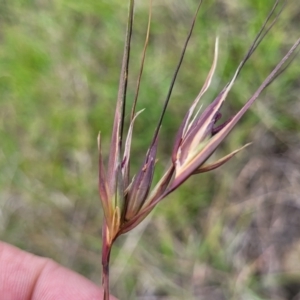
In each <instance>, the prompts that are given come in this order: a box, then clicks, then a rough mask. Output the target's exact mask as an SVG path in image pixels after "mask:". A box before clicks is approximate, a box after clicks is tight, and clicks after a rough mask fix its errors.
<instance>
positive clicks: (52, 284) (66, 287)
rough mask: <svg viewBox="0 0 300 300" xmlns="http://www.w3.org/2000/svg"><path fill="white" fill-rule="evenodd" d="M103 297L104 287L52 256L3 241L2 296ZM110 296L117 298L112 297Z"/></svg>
mask: <svg viewBox="0 0 300 300" xmlns="http://www.w3.org/2000/svg"><path fill="white" fill-rule="evenodd" d="M2 299H3V300H72V299H74V300H101V299H103V290H102V289H101V288H100V287H98V286H96V285H95V284H94V283H92V282H91V281H89V280H87V279H86V278H84V277H83V276H81V275H79V274H77V273H75V272H73V271H71V270H68V269H66V268H64V267H62V266H60V265H59V264H57V263H56V262H54V261H52V260H51V259H48V258H44V257H39V256H35V255H33V254H30V253H27V252H25V251H22V250H20V249H18V248H16V247H13V246H11V245H9V244H6V243H4V242H1V241H0V300H2ZM110 299H111V300H116V298H114V297H112V296H111V297H110Z"/></svg>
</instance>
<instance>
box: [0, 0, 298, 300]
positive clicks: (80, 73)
mask: <svg viewBox="0 0 300 300" xmlns="http://www.w3.org/2000/svg"><path fill="white" fill-rule="evenodd" d="M136 2H137V6H136V10H135V24H134V35H133V46H132V58H131V62H130V76H129V91H128V101H129V103H130V101H132V98H133V95H134V88H135V82H136V78H137V74H138V69H139V62H140V57H141V51H142V48H143V43H144V37H145V33H146V26H147V9H148V1H142V0H139V1H136ZM153 2H154V5H153V21H152V30H151V36H150V45H149V49H148V52H147V57H146V64H145V71H144V76H143V79H142V85H141V93H140V102H139V104H138V109H140V108H146V110H145V112H144V113H143V114H142V115H141V116H140V117H139V118H138V120H137V122H136V126H135V130H134V143H133V150H132V156H133V157H134V160H133V164H134V165H133V170H136V169H137V168H138V167H139V165H140V164H141V163H142V160H143V156H144V154H145V151H146V150H147V147H148V145H149V142H150V140H151V136H152V134H153V131H154V128H155V124H156V122H157V120H158V117H159V113H160V111H161V108H162V105H163V101H164V99H165V97H166V94H167V90H168V87H169V84H170V81H171V77H172V74H173V72H174V69H175V66H176V64H177V62H178V59H179V55H180V52H181V48H182V46H183V42H184V40H185V38H186V34H187V31H188V28H189V25H190V22H191V19H192V16H193V13H194V11H195V9H196V6H197V1H195V0H185V1H175V0H162V1H156V0H154V1H153ZM273 3H274V1H271V0H267V1H258V0H255V1H253V0H247V1H238V0H231V1H227V0H218V1H217V0H216V1H204V4H203V6H202V8H201V11H200V15H199V17H198V20H197V24H196V28H195V31H194V34H193V37H192V39H191V42H190V45H189V48H188V50H187V54H186V57H185V59H184V63H183V65H182V68H181V71H180V74H179V77H178V80H177V83H176V86H175V89H174V93H173V96H172V100H171V103H170V106H169V108H168V112H167V114H166V118H165V120H164V123H163V127H162V130H161V134H160V146H159V155H158V158H159V162H158V172H160V171H161V170H163V168H164V167H165V166H166V164H167V162H168V158H169V156H170V151H171V148H172V143H173V137H174V136H175V133H176V130H177V128H178V126H179V124H180V122H181V120H182V118H183V116H184V113H185V111H186V110H187V109H188V107H189V105H190V104H191V102H192V101H193V99H194V98H195V96H196V95H197V93H198V91H199V89H200V87H201V85H202V83H203V81H204V79H205V76H206V74H207V72H208V70H209V68H210V64H211V62H212V56H213V47H214V40H215V38H216V36H217V35H219V36H220V45H221V46H220V59H219V65H218V68H217V71H216V76H215V79H214V82H213V84H212V88H211V90H210V92H209V93H208V95H207V96H206V97H205V101H206V102H205V103H208V102H209V101H210V100H211V99H213V97H214V96H215V95H216V94H217V93H218V92H219V91H220V89H221V88H222V87H223V86H224V85H225V84H226V83H227V81H228V80H229V79H230V78H231V76H232V75H233V73H234V71H235V69H236V67H237V65H238V64H239V62H240V60H241V59H242V58H243V55H244V54H245V52H246V51H247V49H248V47H249V46H250V44H251V42H252V40H253V39H254V37H255V35H256V33H257V32H258V30H259V28H260V26H261V24H262V23H263V21H264V19H265V17H266V16H267V14H268V12H269V10H270V9H271V7H272V5H273ZM126 17H127V3H126V1H120V0H110V1H104V0H86V1H79V0H53V1H44V0H22V1H20V0H19V1H1V3H0V96H1V97H0V140H1V146H0V170H1V172H0V238H1V240H4V241H6V242H9V243H12V244H14V245H16V246H18V247H20V248H22V249H25V250H27V251H31V252H33V253H35V254H38V255H42V256H47V257H50V258H53V259H55V260H56V261H58V262H59V263H61V264H63V265H65V266H67V267H69V268H72V269H73V270H75V271H77V272H79V273H81V274H83V275H84V276H86V277H88V278H90V279H91V280H93V281H94V282H96V283H97V284H99V283H100V277H101V224H102V217H103V216H102V211H101V205H100V201H99V198H98V192H97V155H98V154H97V146H96V137H97V134H98V131H99V130H100V131H101V135H102V137H103V143H104V145H103V149H104V154H105V155H107V154H108V151H109V150H108V149H109V139H110V134H111V126H112V122H113V115H114V108H115V101H116V96H117V86H118V80H119V71H120V65H121V57H122V49H123V40H124V30H125V24H126ZM299 19H300V7H299V5H298V3H297V1H290V3H289V4H288V6H287V7H286V9H285V11H284V12H283V14H282V16H281V17H280V20H279V21H278V23H277V24H276V26H275V27H274V28H273V29H272V31H271V32H270V34H269V35H268V36H267V37H266V39H265V41H264V42H263V43H262V44H261V46H260V47H259V48H258V50H257V51H256V53H255V54H254V55H253V57H252V58H251V60H250V61H249V62H248V63H247V64H246V66H245V68H244V69H243V71H242V73H241V76H240V78H239V79H238V81H237V83H236V85H235V87H234V88H233V90H232V92H231V93H230V95H229V97H228V100H227V103H226V105H225V106H224V108H223V113H224V116H225V118H226V117H229V116H230V115H232V114H233V113H234V112H236V111H237V110H238V109H239V108H240V107H241V106H242V105H243V103H245V101H246V100H247V99H248V98H249V97H250V96H251V95H252V93H253V92H254V91H255V90H256V88H257V87H258V86H259V84H260V83H261V82H262V81H263V80H264V78H265V77H266V76H267V75H268V74H269V73H270V71H271V70H272V68H273V67H274V66H275V65H276V63H277V62H279V60H280V59H281V58H282V57H283V55H284V54H285V53H286V52H287V50H288V49H289V47H290V46H291V45H292V43H293V42H294V41H295V40H296V38H297V37H298V36H299V25H300V21H299ZM299 75H300V69H299V58H296V60H295V61H294V63H293V65H291V66H290V68H289V69H288V70H287V71H286V72H285V73H284V74H283V75H282V76H281V77H280V78H278V79H277V80H276V82H275V83H274V84H272V85H271V86H270V87H269V88H268V90H267V91H266V92H264V93H263V95H261V97H260V98H259V100H258V101H257V103H256V104H255V105H254V106H253V108H252V109H251V111H249V113H248V114H247V115H246V116H245V117H244V118H243V119H242V121H241V122H240V123H239V126H238V127H237V128H236V129H235V130H234V132H232V134H230V136H229V137H228V138H227V139H226V141H225V142H224V143H223V144H222V146H221V147H220V149H219V150H218V151H217V152H216V157H221V156H222V155H224V154H226V153H228V152H230V151H233V150H234V149H236V148H237V147H239V146H241V145H243V144H245V143H246V142H249V141H252V142H253V144H252V146H251V147H249V148H248V149H246V150H244V151H243V153H241V154H239V155H238V156H237V157H236V158H234V159H233V160H232V161H230V162H229V163H227V164H226V165H225V166H223V167H222V168H220V169H218V170H216V171H213V172H210V173H208V174H203V175H199V176H197V177H194V178H191V180H189V181H188V182H187V183H186V184H185V185H184V186H183V187H181V188H180V189H179V190H178V191H176V192H175V193H174V194H172V195H171V196H169V198H168V199H166V200H165V201H164V202H162V203H161V204H160V205H159V206H158V208H157V209H156V210H155V212H154V213H153V214H152V215H151V216H150V217H149V218H148V219H147V220H146V221H145V222H144V223H143V224H141V225H140V226H139V227H138V228H137V229H136V230H134V231H133V232H131V233H130V234H128V235H126V236H124V237H122V238H121V239H120V240H119V241H118V242H117V244H116V246H115V249H114V251H113V258H112V271H111V276H112V279H111V281H112V292H113V293H114V294H115V295H116V296H117V297H119V298H120V299H210V300H211V299H216V300H219V299H243V300H244V299H300V295H299V294H298V296H297V293H299V290H300V285H299V283H297V282H299V279H300V278H299V277H300V276H299V275H300V240H299V237H300V234H299V233H300V221H299V220H300V210H299V207H300V202H299V195H300V186H299V178H300V175H299V151H298V149H299V141H300V139H299V133H298V132H299V129H300V128H299V127H300V122H299V113H300V102H299V100H300V99H299V94H300V90H299V86H300V81H299ZM296 297H298V298H296Z"/></svg>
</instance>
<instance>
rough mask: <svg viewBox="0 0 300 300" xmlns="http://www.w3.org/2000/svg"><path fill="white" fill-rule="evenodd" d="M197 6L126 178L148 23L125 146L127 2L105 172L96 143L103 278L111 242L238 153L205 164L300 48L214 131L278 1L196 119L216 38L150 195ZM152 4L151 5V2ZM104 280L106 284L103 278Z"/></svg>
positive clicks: (268, 26)
mask: <svg viewBox="0 0 300 300" xmlns="http://www.w3.org/2000/svg"><path fill="white" fill-rule="evenodd" d="M201 2H202V1H200V3H199V6H198V9H197V12H196V15H195V17H194V19H193V22H192V26H191V28H190V31H189V34H188V37H187V40H186V42H185V45H184V47H183V51H182V54H181V58H180V61H179V64H178V66H177V69H176V71H175V74H174V77H173V80H172V83H171V87H170V89H169V93H168V96H167V99H166V101H165V105H164V107H163V110H162V113H161V116H160V118H159V121H158V125H157V127H156V130H155V133H154V136H153V139H152V142H151V144H150V147H149V149H148V151H147V153H146V156H145V159H144V162H143V164H142V166H141V167H140V169H139V171H138V173H137V174H136V175H134V176H130V148H131V140H132V132H133V125H134V122H135V120H136V118H137V116H138V115H139V114H140V113H141V111H140V112H138V113H136V112H135V106H136V102H137V98H138V91H139V83H140V79H141V75H142V71H143V65H144V59H145V53H146V48H147V44H148V38H149V30H150V20H151V5H150V13H149V22H148V30H147V38H146V42H145V47H144V51H143V56H142V63H141V70H140V73H139V79H138V84H137V91H136V97H135V99H134V101H133V107H132V110H131V117H130V126H129V128H128V132H127V136H126V139H125V140H124V139H123V137H124V116H125V107H126V90H127V78H128V65H129V57H130V42H131V34H132V24H133V12H134V0H130V1H129V17H128V24H127V34H126V41H125V47H124V55H123V63H122V70H121V75H120V83H119V93H118V99H117V107H116V111H115V118H114V126H113V132H112V140H111V148H110V155H109V161H108V167H107V169H106V168H105V166H104V162H103V158H102V155H101V141H100V135H99V138H98V145H99V192H100V198H101V201H102V206H103V210H104V217H105V218H104V226H103V250H102V251H103V256H102V262H103V267H104V269H103V270H104V273H105V272H107V273H108V262H109V254H110V249H111V246H112V244H113V242H114V240H115V239H116V238H117V237H118V236H119V235H121V234H123V233H125V232H128V231H129V230H131V229H132V228H134V227H136V226H137V225H138V224H139V223H140V222H141V221H142V220H143V219H144V218H145V217H146V216H147V215H148V214H149V212H150V211H151V210H152V209H153V208H154V206H155V205H156V204H157V203H158V202H159V201H161V200H162V199H163V198H164V197H166V196H167V195H168V194H170V193H171V192H172V191H174V190H175V189H176V188H177V187H179V186H180V185H181V184H182V183H183V182H184V181H185V180H187V179H188V178H189V177H190V176H192V175H194V174H198V173H202V172H207V171H210V170H212V169H215V168H217V167H219V166H221V165H222V164H224V163H225V162H226V161H228V160H229V159H230V158H231V157H232V156H234V155H235V154H236V153H237V152H239V151H240V150H241V149H243V148H244V147H246V146H247V145H246V146H244V147H242V148H240V149H237V150H236V151H234V152H232V153H230V154H228V155H227V156H225V157H223V158H221V159H219V160H217V161H216V162H214V163H210V164H207V163H206V162H207V160H208V158H209V157H210V156H211V155H212V154H213V153H214V151H215V150H216V149H217V147H218V146H219V145H220V143H221V142H222V141H223V140H224V138H225V137H226V136H227V135H228V134H229V133H230V131H231V130H232V129H233V127H234V126H235V125H236V123H237V122H238V121H239V120H240V118H241V117H242V116H243V115H244V113H245V112H246V111H247V110H248V108H249V107H250V106H251V104H252V103H253V102H254V101H255V100H256V99H257V97H258V96H259V95H260V93H261V92H262V91H263V90H264V89H265V88H266V87H267V86H268V85H269V84H270V83H271V82H272V81H273V80H274V79H275V78H276V77H277V76H278V75H279V74H280V73H281V72H282V71H283V70H284V69H285V68H286V67H287V66H288V64H289V63H290V62H291V61H292V59H293V58H294V57H295V55H296V49H297V47H298V46H299V44H300V38H299V39H298V40H297V41H296V42H295V44H294V45H293V46H292V47H291V49H290V50H289V52H288V53H287V54H286V55H285V56H284V57H283V59H282V60H281V61H280V62H279V63H278V65H277V66H276V67H275V69H274V70H273V71H272V72H271V73H270V75H269V76H268V77H267V78H266V79H265V81H264V82H263V83H262V84H261V86H260V87H259V88H258V89H257V91H256V92H255V93H254V94H253V96H252V97H251V98H250V99H249V100H248V101H247V102H246V104H245V105H244V106H243V107H242V108H241V109H240V110H239V111H238V112H237V113H236V114H235V115H234V116H232V117H231V118H230V119H229V120H227V121H225V122H224V123H223V124H222V125H220V126H216V122H217V121H218V120H219V119H220V118H221V113H220V109H221V107H222V105H223V104H224V101H225V99H226V97H227V95H228V93H229V91H230V89H231V88H232V86H233V84H234V82H235V80H236V78H237V77H238V75H239V73H240V71H241V69H242V67H243V66H244V64H245V63H246V61H247V60H248V59H249V58H250V56H251V55H252V53H253V52H254V51H255V49H256V48H257V47H258V45H259V44H260V42H261V41H262V40H263V38H264V37H265V35H266V34H267V33H268V31H269V30H270V29H271V27H272V26H273V25H274V23H275V22H276V20H277V19H278V17H279V15H280V13H281V11H282V9H280V10H279V12H278V13H276V10H277V9H278V4H279V1H276V2H275V5H274V7H273V8H272V10H271V12H270V14H269V15H268V17H267V19H266V21H265V23H264V24H263V26H262V28H261V30H260V32H259V33H258V35H257V37H256V38H255V40H254V41H253V43H252V45H251V47H250V49H249V51H248V52H247V54H246V55H245V57H244V59H243V60H242V61H241V63H240V64H239V66H238V67H237V70H236V72H235V74H234V75H233V77H232V79H231V81H230V82H228V84H227V85H226V86H225V87H224V88H223V89H222V91H221V92H220V93H219V95H218V96H217V97H216V99H214V100H213V102H212V103H211V104H209V105H208V107H207V108H206V109H205V110H204V111H203V112H202V113H201V114H200V109H199V107H198V106H199V101H200V99H201V97H202V96H203V94H204V93H205V92H206V91H207V89H208V88H209V86H210V83H211V81H212V77H213V74H214V71H215V68H216V65H217V57H218V43H219V41H218V38H217V39H216V42H215V52H214V58H213V62H212V66H211V69H210V71H209V73H208V76H207V78H206V80H205V83H204V85H203V87H202V89H201V91H200V92H199V94H198V96H197V97H196V99H195V100H194V102H193V103H192V105H191V107H190V109H189V110H188V112H187V113H186V116H185V117H184V119H183V122H182V124H181V126H180V128H179V130H178V133H177V136H176V138H175V143H174V147H173V151H172V156H171V157H170V161H171V162H170V166H169V168H168V169H167V171H166V172H165V174H164V175H163V176H162V178H161V179H160V180H159V182H158V183H157V184H156V185H155V187H154V188H153V189H152V190H150V188H151V185H152V179H153V174H154V169H155V163H156V152H157V144H158V135H159V131H160V127H161V124H162V120H163V117H164V114H165V111H166V109H167V106H168V103H169V100H170V96H171V93H172V89H173V86H174V83H175V81H176V77H177V74H178V71H179V68H180V66H181V62H182V60H183V57H184V54H185V50H186V48H187V44H188V41H189V39H190V36H191V33H192V31H193V27H194V23H195V20H196V16H197V13H198V11H199V8H200V6H201ZM150 4H151V0H150ZM104 280H105V278H104Z"/></svg>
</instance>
